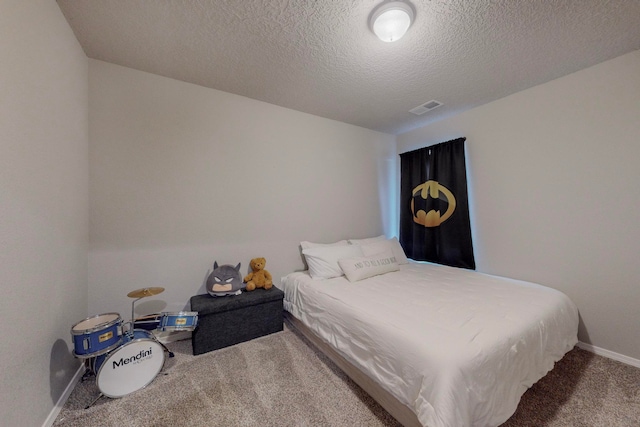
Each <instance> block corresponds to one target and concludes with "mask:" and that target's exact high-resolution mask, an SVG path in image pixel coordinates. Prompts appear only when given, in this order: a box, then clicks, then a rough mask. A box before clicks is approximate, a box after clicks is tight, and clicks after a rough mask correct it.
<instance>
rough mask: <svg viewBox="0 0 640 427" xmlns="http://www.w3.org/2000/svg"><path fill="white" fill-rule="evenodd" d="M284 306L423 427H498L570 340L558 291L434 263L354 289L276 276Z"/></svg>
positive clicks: (570, 307)
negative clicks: (411, 410)
mask: <svg viewBox="0 0 640 427" xmlns="http://www.w3.org/2000/svg"><path fill="white" fill-rule="evenodd" d="M282 287H283V290H284V292H285V300H284V304H285V309H286V310H287V311H289V312H290V313H291V314H292V315H293V316H295V317H296V318H298V319H299V320H301V321H302V322H303V323H304V324H305V325H306V326H308V327H309V328H310V329H311V330H312V331H313V332H315V334H316V335H318V336H320V337H321V338H322V339H324V340H325V341H326V342H328V343H329V344H330V345H332V346H333V347H334V348H335V349H336V350H337V351H338V352H339V353H340V354H341V355H342V356H343V357H345V358H346V359H347V360H349V361H350V362H351V363H352V364H353V365H355V366H356V367H358V368H360V370H362V371H363V372H366V373H367V374H368V375H369V376H370V377H371V378H372V379H374V380H375V381H376V382H378V383H379V384H381V385H382V386H383V387H384V388H385V389H386V390H387V391H388V392H390V393H391V394H392V395H393V396H395V397H396V398H397V399H398V400H399V401H400V402H402V403H404V404H406V405H407V406H408V407H409V408H411V409H413V410H414V411H415V413H416V415H417V417H418V419H419V420H420V422H421V423H422V424H423V425H424V426H429V427H441V426H447V427H463V426H497V425H500V424H501V423H503V422H504V421H506V420H507V419H508V418H509V417H510V416H511V415H512V414H513V413H514V412H515V410H516V408H517V405H518V402H519V400H520V397H521V396H522V394H523V393H524V392H525V391H526V390H527V388H529V387H530V386H531V385H532V384H533V383H535V382H536V381H538V380H539V379H540V378H542V377H543V376H544V375H545V374H546V373H547V372H548V371H550V370H551V369H552V368H553V365H554V363H555V362H556V361H558V360H560V359H561V358H562V356H563V355H564V354H565V353H566V352H568V351H569V350H571V349H572V348H573V346H574V345H575V344H576V343H577V330H578V312H577V309H576V307H575V305H574V304H573V303H572V302H571V300H569V298H568V297H567V296H566V295H564V294H563V293H561V292H559V291H556V290H554V289H551V288H547V287H544V286H541V285H536V284H532V283H527V282H522V281H516V280H511V279H506V278H501V277H496V276H490V275H486V274H482V273H477V272H474V271H469V270H463V269H457V268H452V267H445V266H440V265H435V264H423V263H410V264H408V265H402V266H401V270H400V271H397V272H392V273H387V274H384V275H381V276H376V277H373V278H370V279H365V280H363V281H359V282H353V283H351V282H349V281H347V279H346V278H344V277H339V278H335V279H330V280H313V279H312V278H311V277H310V276H309V275H308V274H307V273H306V272H296V273H291V274H289V275H288V276H286V277H284V278H283V279H282Z"/></svg>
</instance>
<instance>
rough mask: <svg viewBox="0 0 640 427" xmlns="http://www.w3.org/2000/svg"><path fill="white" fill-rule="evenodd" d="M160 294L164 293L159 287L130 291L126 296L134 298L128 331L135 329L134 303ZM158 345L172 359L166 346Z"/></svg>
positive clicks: (171, 353) (170, 352) (171, 354)
mask: <svg viewBox="0 0 640 427" xmlns="http://www.w3.org/2000/svg"><path fill="white" fill-rule="evenodd" d="M162 292H164V288H161V287H152V288H141V289H136V290H135V291H131V292H129V293H128V294H127V296H128V297H129V298H135V299H134V300H133V301H131V329H130V331H133V330H134V328H135V320H134V319H135V317H134V313H135V305H136V302H138V301H139V300H141V299H142V298H146V297H152V296H154V295H158V294H161V293H162ZM158 344H160V345H161V346H162V348H164V350H165V351H166V352H167V353H169V357H173V356H174V354H173V352H172V351H170V350H169V349H168V348H167V346H166V345H164V344H162V343H161V342H160V341H158Z"/></svg>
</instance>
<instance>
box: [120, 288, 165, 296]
mask: <svg viewBox="0 0 640 427" xmlns="http://www.w3.org/2000/svg"><path fill="white" fill-rule="evenodd" d="M162 292H164V288H142V289H136V290H135V291H131V292H129V293H128V294H127V296H128V297H129V298H144V297H151V296H154V295H158V294H160V293H162Z"/></svg>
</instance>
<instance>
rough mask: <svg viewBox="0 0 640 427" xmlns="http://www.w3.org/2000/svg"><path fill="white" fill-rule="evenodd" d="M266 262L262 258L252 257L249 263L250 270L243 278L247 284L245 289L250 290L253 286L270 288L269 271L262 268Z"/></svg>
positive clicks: (271, 283) (271, 284)
mask: <svg viewBox="0 0 640 427" xmlns="http://www.w3.org/2000/svg"><path fill="white" fill-rule="evenodd" d="M266 264H267V260H266V259H264V258H254V259H252V260H251V262H250V263H249V265H250V266H251V270H252V272H251V273H249V274H247V275H246V276H245V278H244V282H245V283H246V284H247V291H252V290H254V289H255V288H265V289H271V286H273V282H272V281H271V279H272V278H271V273H269V272H268V271H267V270H265V269H264V266H265V265H266Z"/></svg>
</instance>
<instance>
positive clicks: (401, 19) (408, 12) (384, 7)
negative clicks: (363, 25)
mask: <svg viewBox="0 0 640 427" xmlns="http://www.w3.org/2000/svg"><path fill="white" fill-rule="evenodd" d="M412 22H413V8H412V7H411V5H409V4H408V3H405V2H403V1H390V2H384V3H381V4H380V5H378V7H377V8H376V9H374V11H373V13H372V14H371V18H370V19H369V26H370V27H371V31H373V32H374V33H375V35H376V36H378V38H379V39H380V40H382V41H383V42H395V41H397V40H400V38H401V37H402V36H404V34H405V33H406V32H407V30H408V29H409V27H410V26H411V23H412Z"/></svg>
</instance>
